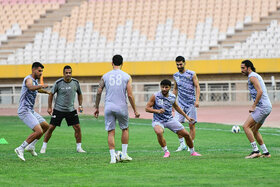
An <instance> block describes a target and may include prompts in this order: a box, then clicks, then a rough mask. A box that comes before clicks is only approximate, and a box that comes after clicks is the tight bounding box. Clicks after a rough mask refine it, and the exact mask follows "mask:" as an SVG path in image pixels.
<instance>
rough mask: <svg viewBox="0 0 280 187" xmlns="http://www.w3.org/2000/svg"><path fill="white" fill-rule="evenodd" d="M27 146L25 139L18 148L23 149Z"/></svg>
mask: <svg viewBox="0 0 280 187" xmlns="http://www.w3.org/2000/svg"><path fill="white" fill-rule="evenodd" d="M27 146H28V143H27V142H26V141H24V142H23V143H22V144H21V145H20V146H19V148H20V149H25V148H26V147H27Z"/></svg>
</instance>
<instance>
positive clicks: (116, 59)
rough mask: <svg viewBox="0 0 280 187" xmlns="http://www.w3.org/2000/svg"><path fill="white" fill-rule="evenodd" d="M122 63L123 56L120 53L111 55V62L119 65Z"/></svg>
mask: <svg viewBox="0 0 280 187" xmlns="http://www.w3.org/2000/svg"><path fill="white" fill-rule="evenodd" d="M122 63H123V57H122V56H121V55H115V56H113V64H114V65H116V66H120V65H122Z"/></svg>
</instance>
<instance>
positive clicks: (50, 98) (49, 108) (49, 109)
mask: <svg viewBox="0 0 280 187" xmlns="http://www.w3.org/2000/svg"><path fill="white" fill-rule="evenodd" d="M53 95H54V94H53V93H52V92H50V94H49V98H48V110H47V112H48V113H49V115H52V101H53Z"/></svg>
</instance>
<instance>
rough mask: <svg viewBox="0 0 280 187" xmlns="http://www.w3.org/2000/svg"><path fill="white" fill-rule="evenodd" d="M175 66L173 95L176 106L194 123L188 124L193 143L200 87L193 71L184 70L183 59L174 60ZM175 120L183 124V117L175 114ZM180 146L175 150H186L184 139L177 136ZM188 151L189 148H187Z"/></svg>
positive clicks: (180, 57)
mask: <svg viewBox="0 0 280 187" xmlns="http://www.w3.org/2000/svg"><path fill="white" fill-rule="evenodd" d="M175 61H176V66H177V69H178V70H179V72H177V73H175V74H174V75H173V78H174V89H173V94H175V95H176V96H178V105H179V106H180V108H182V110H183V111H184V112H185V113H186V114H187V115H188V116H189V117H191V118H193V119H194V121H191V122H189V128H190V135H191V138H192V140H193V142H194V139H195V123H196V122H197V114H196V111H197V108H198V107H199V96H200V87H199V82H198V79H197V76H196V74H195V72H194V71H191V70H185V58H184V57H182V56H178V57H177V58H176V60H175ZM175 118H176V119H177V120H178V121H179V122H180V123H185V117H184V116H182V115H181V114H180V113H178V112H175ZM178 138H179V142H180V146H179V147H178V149H177V150H176V152H178V151H182V150H185V149H187V146H186V144H185V141H184V138H183V137H182V136H180V135H178ZM188 151H189V148H188Z"/></svg>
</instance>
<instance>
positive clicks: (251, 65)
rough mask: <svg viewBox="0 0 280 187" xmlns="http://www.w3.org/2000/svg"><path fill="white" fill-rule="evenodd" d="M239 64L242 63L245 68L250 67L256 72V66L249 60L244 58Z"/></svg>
mask: <svg viewBox="0 0 280 187" xmlns="http://www.w3.org/2000/svg"><path fill="white" fill-rule="evenodd" d="M241 64H244V65H245V66H246V67H247V68H248V67H250V68H251V70H252V71H253V72H256V68H255V67H254V64H253V63H252V62H251V61H250V60H244V61H242V62H241Z"/></svg>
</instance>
